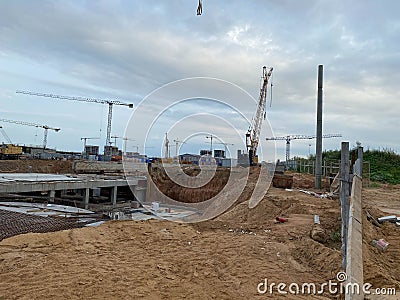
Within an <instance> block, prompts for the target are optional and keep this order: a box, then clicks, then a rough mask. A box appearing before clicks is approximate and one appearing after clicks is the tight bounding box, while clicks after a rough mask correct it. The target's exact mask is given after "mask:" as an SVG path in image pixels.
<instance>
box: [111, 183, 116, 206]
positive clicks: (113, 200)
mask: <svg viewBox="0 0 400 300" xmlns="http://www.w3.org/2000/svg"><path fill="white" fill-rule="evenodd" d="M117 192H118V187H117V186H114V187H112V188H111V203H112V205H113V206H115V205H116V204H117Z"/></svg>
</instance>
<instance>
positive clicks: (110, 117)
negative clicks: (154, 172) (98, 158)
mask: <svg viewBox="0 0 400 300" xmlns="http://www.w3.org/2000/svg"><path fill="white" fill-rule="evenodd" d="M16 93H17V94H25V95H30V96H39V97H47V98H53V99H61V100H71V101H80V102H91V103H99V104H108V119H107V136H106V146H109V145H110V144H111V141H110V138H111V121H112V110H113V105H122V106H128V107H129V108H133V107H134V105H133V104H132V103H123V102H120V101H116V100H104V99H96V98H85V97H71V96H62V95H54V94H45V93H36V92H30V91H21V90H18V91H16Z"/></svg>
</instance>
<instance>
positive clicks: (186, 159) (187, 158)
mask: <svg viewBox="0 0 400 300" xmlns="http://www.w3.org/2000/svg"><path fill="white" fill-rule="evenodd" d="M199 159H200V155H197V154H190V153H185V154H181V155H179V161H180V163H188V164H193V165H198V164H199Z"/></svg>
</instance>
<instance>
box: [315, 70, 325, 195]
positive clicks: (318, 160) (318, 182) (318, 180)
mask: <svg viewBox="0 0 400 300" xmlns="http://www.w3.org/2000/svg"><path fill="white" fill-rule="evenodd" d="M323 74H324V66H323V65H319V66H318V97H317V142H316V149H315V167H316V169H315V188H316V189H320V188H321V187H322V84H323Z"/></svg>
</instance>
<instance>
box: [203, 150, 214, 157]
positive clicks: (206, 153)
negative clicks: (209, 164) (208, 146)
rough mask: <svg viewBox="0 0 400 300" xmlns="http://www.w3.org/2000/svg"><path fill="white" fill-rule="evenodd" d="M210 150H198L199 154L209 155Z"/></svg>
mask: <svg viewBox="0 0 400 300" xmlns="http://www.w3.org/2000/svg"><path fill="white" fill-rule="evenodd" d="M211 154H212V152H211V151H210V150H200V155H201V156H203V155H210V156H211Z"/></svg>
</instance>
